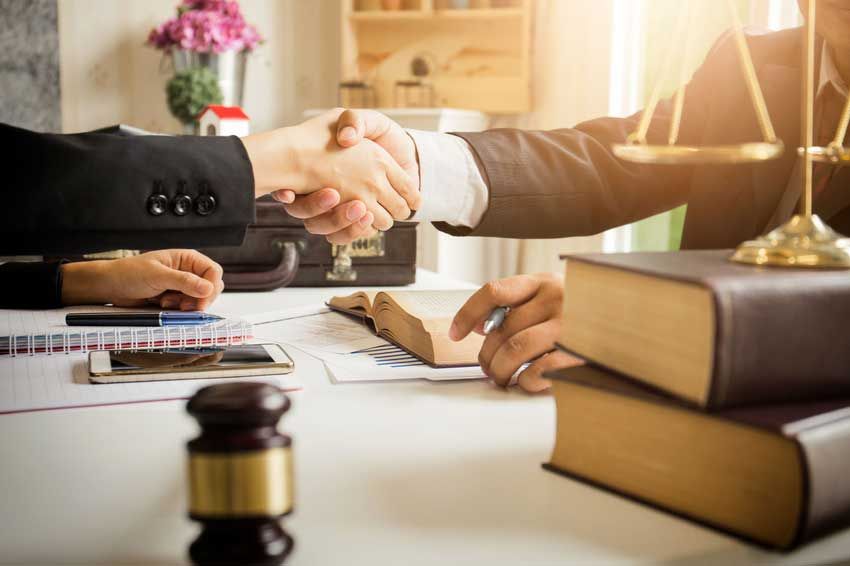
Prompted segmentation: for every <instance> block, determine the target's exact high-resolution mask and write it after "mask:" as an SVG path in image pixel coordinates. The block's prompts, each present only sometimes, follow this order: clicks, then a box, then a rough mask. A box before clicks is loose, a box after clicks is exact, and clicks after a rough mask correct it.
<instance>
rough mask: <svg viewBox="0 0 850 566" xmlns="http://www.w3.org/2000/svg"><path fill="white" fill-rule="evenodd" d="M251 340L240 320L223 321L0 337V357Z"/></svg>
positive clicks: (248, 327) (250, 331) (247, 325)
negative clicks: (189, 325)
mask: <svg viewBox="0 0 850 566" xmlns="http://www.w3.org/2000/svg"><path fill="white" fill-rule="evenodd" d="M252 336H253V327H252V326H251V324H250V323H248V322H246V321H244V320H226V321H222V322H218V323H215V324H210V325H205V326H191V327H187V326H160V327H147V328H121V329H119V328H112V329H102V328H101V329H97V330H66V331H63V332H52V333H34V334H11V335H9V336H0V356H11V357H16V356H34V355H36V354H70V353H75V352H81V353H87V352H91V351H96V350H116V349H122V350H154V349H161V348H189V347H195V346H230V345H234V344H241V343H243V342H244V341H245V340H248V339H250V338H251V337H252Z"/></svg>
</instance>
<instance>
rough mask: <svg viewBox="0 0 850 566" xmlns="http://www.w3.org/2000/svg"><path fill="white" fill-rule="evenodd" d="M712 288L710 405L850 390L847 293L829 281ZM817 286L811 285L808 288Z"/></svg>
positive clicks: (820, 395) (832, 394)
mask: <svg viewBox="0 0 850 566" xmlns="http://www.w3.org/2000/svg"><path fill="white" fill-rule="evenodd" d="M765 281H766V284H764V285H752V284H748V283H746V282H744V283H742V282H730V283H727V284H726V285H725V286H724V287H722V288H714V294H715V307H716V338H715V353H714V368H713V372H712V375H713V379H712V383H711V394H710V396H709V403H708V408H710V409H720V408H727V407H735V406H741V405H748V404H755V403H782V402H788V401H794V402H798V401H806V400H816V399H829V398H832V397H835V396H841V395H848V394H850V379H847V375H848V374H850V332H848V325H850V292H848V289H847V283H846V282H843V281H842V282H837V281H836V280H830V281H826V282H821V283H818V284H817V285H809V286H808V287H807V288H801V285H800V283H799V282H798V281H795V280H793V279H792V280H779V279H776V278H769V277H767V278H766V279H765ZM813 287H815V288H813Z"/></svg>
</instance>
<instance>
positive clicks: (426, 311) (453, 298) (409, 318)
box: [328, 291, 484, 367]
mask: <svg viewBox="0 0 850 566" xmlns="http://www.w3.org/2000/svg"><path fill="white" fill-rule="evenodd" d="M472 293H473V292H472V291H358V292H357V293H354V294H352V295H347V296H343V297H333V298H332V299H331V300H330V301H328V306H329V307H330V308H331V309H333V310H336V311H339V312H343V313H346V314H350V315H352V316H356V317H358V318H360V319H362V320H363V322H364V323H365V324H366V325H368V326H369V327H370V328H371V329H372V330H373V331H374V332H375V333H376V334H377V335H378V336H382V337H384V338H386V339H387V340H389V341H390V342H392V343H393V344H396V345H397V346H399V347H401V348H403V349H404V350H406V351H408V352H410V353H411V354H413V355H414V356H416V357H417V358H419V359H420V360H422V361H423V362H425V363H426V364H429V365H431V366H433V367H454V366H477V365H478V352H479V351H480V350H481V344H482V343H483V342H484V337H483V336H481V335H479V334H476V333H474V332H473V333H471V334H470V335H469V336H467V337H466V338H464V339H463V340H461V341H460V342H454V341H453V340H451V339H450V338H449V327H450V326H451V324H452V320H453V319H454V315H455V313H457V311H458V310H459V309H460V307H462V306H463V304H464V303H465V302H466V301H467V300H468V299H469V297H470V296H471V295H472Z"/></svg>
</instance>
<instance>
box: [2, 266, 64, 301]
mask: <svg viewBox="0 0 850 566" xmlns="http://www.w3.org/2000/svg"><path fill="white" fill-rule="evenodd" d="M61 265H62V262H50V263H4V264H3V265H0V308H4V309H57V308H59V307H61V306H62V270H61V267H60V266H61Z"/></svg>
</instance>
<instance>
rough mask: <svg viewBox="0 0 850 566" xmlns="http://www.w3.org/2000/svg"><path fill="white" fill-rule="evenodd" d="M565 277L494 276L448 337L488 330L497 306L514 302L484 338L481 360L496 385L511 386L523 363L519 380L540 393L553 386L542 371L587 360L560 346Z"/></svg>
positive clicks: (470, 302)
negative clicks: (492, 313)
mask: <svg viewBox="0 0 850 566" xmlns="http://www.w3.org/2000/svg"><path fill="white" fill-rule="evenodd" d="M563 300H564V284H563V281H562V280H561V279H560V278H559V277H557V276H555V275H552V274H550V273H540V274H537V275H518V276H516V277H508V278H507V279H500V280H497V281H491V282H490V283H488V284H486V285H485V286H483V287H482V288H481V289H479V290H478V291H477V292H476V293H475V294H474V295H472V297H470V298H469V300H468V301H467V302H466V304H465V305H464V306H463V307H462V308H461V309H460V311H458V313H457V314H456V315H455V318H454V321H453V322H452V327H451V329H450V331H449V337H450V338H451V339H452V340H462V339H463V338H465V337H466V336H467V335H468V334H469V333H470V332H478V333H479V334H483V327H484V321H485V320H486V319H487V317H488V316H489V315H490V312H491V311H492V310H493V309H495V308H496V307H510V308H511V311H510V313H508V316H507V317H506V318H505V322H504V323H503V324H502V326H501V327H500V328H498V329H496V330H494V331H493V332H491V333H490V334H489V335H487V338H486V339H485V340H484V344H483V346H482V347H481V353H480V354H479V355H478V361H479V362H480V363H481V369H483V370H484V373H486V374H487V375H488V376H490V377H491V378H493V381H495V382H496V383H497V384H499V385H502V386H507V385H509V384H510V381H511V378H512V377H513V375H514V374H515V373H516V372H517V370H519V368H521V367H522V365H523V364H526V363H530V364H531V365H529V366H528V367H527V368H526V369H525V370H523V372H522V373H520V374H519V378H518V381H517V383H518V384H519V386H520V387H522V388H523V389H524V390H526V391H528V392H531V393H537V392H540V391H545V390H546V389H548V388H549V387H550V385H551V384H550V382H549V381H548V380H546V379H543V373H544V372H546V371H549V370H551V369H557V368H563V367H570V366H575V365H580V364H582V363H583V362H582V361H581V360H579V359H577V358H574V357H572V356H570V355H568V354H565V353H563V352H561V351H559V350H555V349H554V348H555V341H556V340H557V339H558V338H560V336H561V307H562V304H563Z"/></svg>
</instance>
